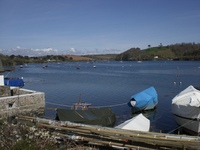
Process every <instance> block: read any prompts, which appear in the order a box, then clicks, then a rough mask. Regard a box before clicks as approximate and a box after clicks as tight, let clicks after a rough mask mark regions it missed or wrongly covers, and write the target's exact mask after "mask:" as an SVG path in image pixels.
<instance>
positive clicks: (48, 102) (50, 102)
mask: <svg viewBox="0 0 200 150" xmlns="http://www.w3.org/2000/svg"><path fill="white" fill-rule="evenodd" d="M46 103H47V104H51V105H58V106H65V107H71V105H64V104H57V103H51V102H46Z"/></svg>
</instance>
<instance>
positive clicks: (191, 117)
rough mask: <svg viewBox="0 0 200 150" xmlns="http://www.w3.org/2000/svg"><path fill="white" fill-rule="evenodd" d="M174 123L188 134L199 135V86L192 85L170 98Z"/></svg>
mask: <svg viewBox="0 0 200 150" xmlns="http://www.w3.org/2000/svg"><path fill="white" fill-rule="evenodd" d="M172 113H173V115H174V117H175V120H176V123H177V124H178V125H180V126H181V127H183V129H185V131H186V132H188V133H190V134H198V135H200V88H194V87H193V86H192V85H190V86H189V87H187V88H186V89H185V90H183V91H182V92H180V93H179V94H178V95H176V96H175V97H174V98H173V99H172Z"/></svg>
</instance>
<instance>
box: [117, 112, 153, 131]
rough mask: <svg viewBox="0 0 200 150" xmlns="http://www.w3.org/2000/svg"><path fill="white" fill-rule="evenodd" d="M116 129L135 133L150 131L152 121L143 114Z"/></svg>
mask: <svg viewBox="0 0 200 150" xmlns="http://www.w3.org/2000/svg"><path fill="white" fill-rule="evenodd" d="M115 128H119V129H126V130H133V131H149V129H150V120H149V119H147V118H146V117H145V116H143V114H142V113H141V114H139V115H137V116H135V117H133V118H132V119H129V120H127V121H125V122H123V123H122V124H120V125H118V126H116V127H115Z"/></svg>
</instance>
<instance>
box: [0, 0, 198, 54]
mask: <svg viewBox="0 0 200 150" xmlns="http://www.w3.org/2000/svg"><path fill="white" fill-rule="evenodd" d="M199 6H200V0H0V53H2V54H6V55H13V54H14V55H24V56H39V55H60V54H73V55H86V54H119V53H122V52H124V51H126V50H128V49H130V48H136V47H138V48H140V49H145V48H147V47H148V45H151V47H154V46H158V45H159V44H160V43H162V45H164V46H165V45H171V44H176V43H183V42H184V43H190V42H195V43H199V42H200V7H199Z"/></svg>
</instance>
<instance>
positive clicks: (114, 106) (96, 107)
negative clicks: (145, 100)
mask: <svg viewBox="0 0 200 150" xmlns="http://www.w3.org/2000/svg"><path fill="white" fill-rule="evenodd" d="M46 103H47V104H51V105H57V106H65V107H71V105H64V104H58V103H52V102H46ZM126 104H127V103H122V104H115V105H108V106H98V107H97V106H94V107H93V108H101V107H109V106H110V107H117V106H122V105H126Z"/></svg>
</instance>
